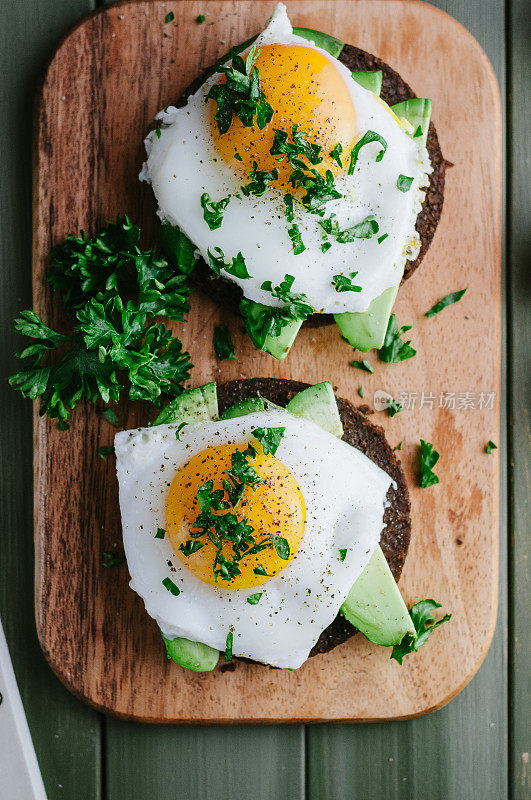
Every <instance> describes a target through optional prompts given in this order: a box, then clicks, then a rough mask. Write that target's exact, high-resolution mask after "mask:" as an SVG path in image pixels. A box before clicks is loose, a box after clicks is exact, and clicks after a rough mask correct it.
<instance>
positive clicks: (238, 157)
mask: <svg viewBox="0 0 531 800" xmlns="http://www.w3.org/2000/svg"><path fill="white" fill-rule="evenodd" d="M234 158H235V159H236V161H242V160H243V159H242V157H241V155H240V154H239V153H234Z"/></svg>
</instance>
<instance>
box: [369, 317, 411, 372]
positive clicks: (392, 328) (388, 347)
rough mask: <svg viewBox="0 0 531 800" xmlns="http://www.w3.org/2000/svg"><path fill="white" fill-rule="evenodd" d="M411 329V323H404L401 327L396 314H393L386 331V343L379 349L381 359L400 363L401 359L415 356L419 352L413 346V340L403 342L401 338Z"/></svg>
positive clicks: (404, 359) (391, 362)
mask: <svg viewBox="0 0 531 800" xmlns="http://www.w3.org/2000/svg"><path fill="white" fill-rule="evenodd" d="M410 330H411V325H403V326H402V327H401V328H399V327H398V323H397V321H396V314H391V316H390V317H389V322H388V324H387V331H386V332H385V339H384V343H383V345H382V346H381V348H380V349H379V350H378V357H379V359H380V361H385V362H386V363H387V364H398V363H399V362H400V361H406V359H408V358H413V356H415V355H416V354H417V351H416V350H415V349H414V348H413V347H411V340H409V341H407V342H403V341H402V339H401V338H400V337H401V336H402V335H403V334H404V333H406V332H407V331H410Z"/></svg>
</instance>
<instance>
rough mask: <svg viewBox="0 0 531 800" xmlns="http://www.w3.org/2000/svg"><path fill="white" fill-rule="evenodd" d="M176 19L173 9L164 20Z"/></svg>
mask: <svg viewBox="0 0 531 800" xmlns="http://www.w3.org/2000/svg"><path fill="white" fill-rule="evenodd" d="M174 19H175V14H174V13H173V11H170V12H169V13H168V14H166V18H165V20H164V22H172V21H173V20H174Z"/></svg>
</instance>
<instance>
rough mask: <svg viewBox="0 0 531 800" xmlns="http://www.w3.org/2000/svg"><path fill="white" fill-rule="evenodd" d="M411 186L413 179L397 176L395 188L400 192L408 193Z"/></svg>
mask: <svg viewBox="0 0 531 800" xmlns="http://www.w3.org/2000/svg"><path fill="white" fill-rule="evenodd" d="M412 184H413V178H408V177H407V175H399V176H398V179H397V181H396V188H397V189H399V190H400V191H401V192H404V193H405V192H409V190H410V189H411V186H412Z"/></svg>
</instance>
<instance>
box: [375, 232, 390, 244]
mask: <svg viewBox="0 0 531 800" xmlns="http://www.w3.org/2000/svg"><path fill="white" fill-rule="evenodd" d="M388 237H389V234H388V233H382V235H381V236H378V244H381V243H382V242H385V240H386V239H387V238H388Z"/></svg>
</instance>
